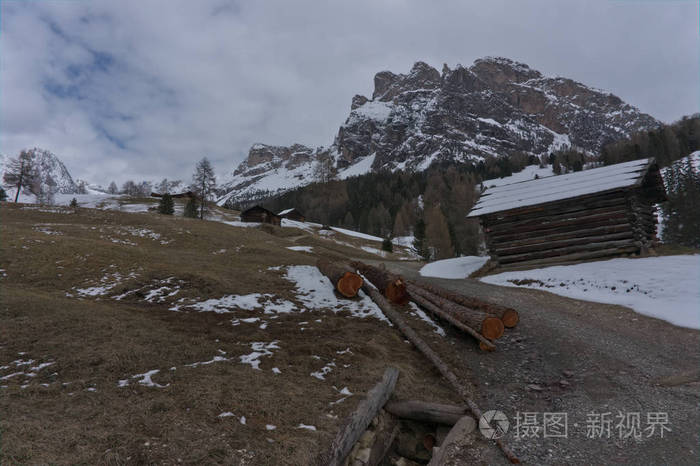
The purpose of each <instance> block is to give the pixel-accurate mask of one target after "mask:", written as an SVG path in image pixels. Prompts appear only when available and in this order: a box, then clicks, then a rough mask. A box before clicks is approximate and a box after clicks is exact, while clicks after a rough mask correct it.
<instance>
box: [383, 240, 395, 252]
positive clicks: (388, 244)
mask: <svg viewBox="0 0 700 466" xmlns="http://www.w3.org/2000/svg"><path fill="white" fill-rule="evenodd" d="M382 250H383V251H387V252H393V251H394V245H393V244H392V242H391V238H390V237H387V238H384V240H382Z"/></svg>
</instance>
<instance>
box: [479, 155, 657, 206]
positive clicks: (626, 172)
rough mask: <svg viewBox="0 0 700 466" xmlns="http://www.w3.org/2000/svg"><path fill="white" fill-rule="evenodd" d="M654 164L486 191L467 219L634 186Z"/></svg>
mask: <svg viewBox="0 0 700 466" xmlns="http://www.w3.org/2000/svg"><path fill="white" fill-rule="evenodd" d="M653 161H654V159H641V160H633V161H631V162H624V163H618V164H615V165H608V166H607V167H600V168H592V169H590V170H583V171H580V172H574V173H568V174H566V175H555V176H548V177H545V178H539V179H536V180H528V181H521V182H519V183H512V184H506V185H502V186H496V187H494V188H491V189H486V191H485V192H484V193H483V194H482V195H481V198H480V199H479V202H477V203H476V206H474V208H473V209H472V211H471V212H470V213H469V215H468V216H467V217H479V216H481V215H486V214H492V213H494V212H503V211H506V210H512V209H518V208H520V207H525V206H532V205H537V204H544V203H547V202H553V201H560V200H564V199H571V198H574V197H578V196H583V195H586V194H594V193H599V192H603V191H609V190H613V189H620V188H627V187H630V186H634V185H635V184H637V183H639V182H640V181H641V179H642V178H643V177H644V175H645V174H646V172H647V170H648V169H649V166H650V165H651V163H652V162H653Z"/></svg>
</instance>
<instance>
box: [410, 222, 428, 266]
mask: <svg viewBox="0 0 700 466" xmlns="http://www.w3.org/2000/svg"><path fill="white" fill-rule="evenodd" d="M413 237H414V240H413V249H415V250H416V254H418V255H419V256H420V257H422V258H423V259H428V256H429V254H428V252H427V250H426V247H425V221H424V220H423V217H420V218H418V220H417V221H416V227H415V228H414V230H413Z"/></svg>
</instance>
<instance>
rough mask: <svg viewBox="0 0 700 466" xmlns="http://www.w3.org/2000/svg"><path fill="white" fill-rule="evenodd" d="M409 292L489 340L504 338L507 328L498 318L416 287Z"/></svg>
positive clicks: (409, 287) (411, 286) (413, 286)
mask: <svg viewBox="0 0 700 466" xmlns="http://www.w3.org/2000/svg"><path fill="white" fill-rule="evenodd" d="M408 292H409V293H410V295H411V297H414V296H415V295H418V296H421V297H422V298H425V299H427V300H428V301H430V302H431V303H433V304H434V305H435V306H437V307H439V308H440V309H441V310H442V311H443V312H445V313H446V314H449V315H450V316H451V317H453V318H454V319H457V320H458V321H460V322H462V323H463V324H465V325H467V326H468V327H470V328H472V329H474V330H476V331H477V332H479V333H481V334H482V335H483V336H484V337H486V338H488V339H489V340H496V339H498V338H501V336H503V331H504V328H505V327H504V325H503V322H502V321H501V319H500V318H498V317H496V316H493V315H491V314H487V313H485V312H483V311H479V310H476V309H470V308H468V307H465V306H462V305H460V304H457V303H455V302H454V301H450V300H449V299H445V298H442V297H440V296H438V295H436V294H433V293H431V292H430V291H427V290H424V289H423V288H420V287H417V286H415V285H409V286H408Z"/></svg>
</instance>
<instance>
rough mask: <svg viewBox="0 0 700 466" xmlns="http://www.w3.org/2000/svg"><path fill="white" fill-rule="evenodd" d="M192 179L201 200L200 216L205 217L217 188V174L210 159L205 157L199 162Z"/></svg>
mask: <svg viewBox="0 0 700 466" xmlns="http://www.w3.org/2000/svg"><path fill="white" fill-rule="evenodd" d="M192 180H193V187H194V191H195V193H197V196H198V197H199V199H200V202H201V204H200V206H199V218H200V219H204V214H205V213H206V212H207V201H208V200H209V197H210V196H211V195H212V194H213V192H214V188H216V176H214V168H212V166H211V163H210V162H209V159H207V158H206V157H204V158H202V160H200V161H199V162H197V166H196V167H195V171H194V174H193V175H192Z"/></svg>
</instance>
